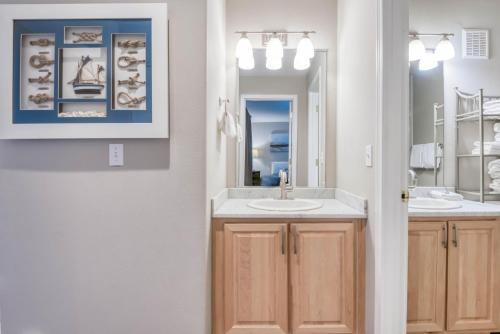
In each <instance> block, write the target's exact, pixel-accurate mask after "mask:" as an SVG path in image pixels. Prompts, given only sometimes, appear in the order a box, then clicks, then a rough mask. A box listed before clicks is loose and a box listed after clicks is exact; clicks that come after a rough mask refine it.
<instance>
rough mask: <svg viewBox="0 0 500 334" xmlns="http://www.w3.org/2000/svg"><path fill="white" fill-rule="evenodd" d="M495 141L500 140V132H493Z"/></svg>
mask: <svg viewBox="0 0 500 334" xmlns="http://www.w3.org/2000/svg"><path fill="white" fill-rule="evenodd" d="M495 141H500V132H497V133H495Z"/></svg>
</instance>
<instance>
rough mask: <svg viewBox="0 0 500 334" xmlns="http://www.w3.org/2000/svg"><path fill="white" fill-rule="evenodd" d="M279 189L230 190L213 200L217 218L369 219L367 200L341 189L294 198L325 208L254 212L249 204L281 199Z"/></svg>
mask: <svg viewBox="0 0 500 334" xmlns="http://www.w3.org/2000/svg"><path fill="white" fill-rule="evenodd" d="M278 196H279V189H276V188H258V187H256V188H250V187H249V188H230V189H225V190H224V191H222V192H221V193H220V194H219V195H217V196H216V197H214V198H213V199H212V217H213V218H284V219H293V218H310V219H314V218H319V219H321V218H323V219H324V218H327V219H328V218H329V219H337V218H338V219H344V218H345V219H365V218H366V217H367V214H366V207H367V202H366V200H365V199H363V198H361V197H358V196H356V195H353V194H350V193H348V192H346V191H343V190H341V189H333V188H295V189H294V190H293V191H292V192H291V193H290V194H289V197H290V198H303V199H310V200H313V201H317V202H320V203H321V204H322V206H321V208H318V209H314V210H301V211H267V210H260V209H254V208H251V207H249V206H248V203H250V202H251V201H253V200H255V199H257V198H277V197H278Z"/></svg>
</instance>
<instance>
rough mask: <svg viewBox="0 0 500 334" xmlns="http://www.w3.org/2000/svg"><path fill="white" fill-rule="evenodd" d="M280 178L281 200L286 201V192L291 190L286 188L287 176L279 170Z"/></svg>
mask: <svg viewBox="0 0 500 334" xmlns="http://www.w3.org/2000/svg"><path fill="white" fill-rule="evenodd" d="M279 177H280V191H281V196H280V199H281V200H286V199H288V191H289V190H291V188H287V185H286V183H287V181H288V175H287V173H286V172H285V171H284V170H280V173H279Z"/></svg>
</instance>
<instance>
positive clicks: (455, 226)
mask: <svg viewBox="0 0 500 334" xmlns="http://www.w3.org/2000/svg"><path fill="white" fill-rule="evenodd" d="M453 246H455V247H458V238H457V225H455V224H453Z"/></svg>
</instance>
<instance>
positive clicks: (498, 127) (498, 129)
mask: <svg viewBox="0 0 500 334" xmlns="http://www.w3.org/2000/svg"><path fill="white" fill-rule="evenodd" d="M493 131H495V132H500V123H495V125H493Z"/></svg>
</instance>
